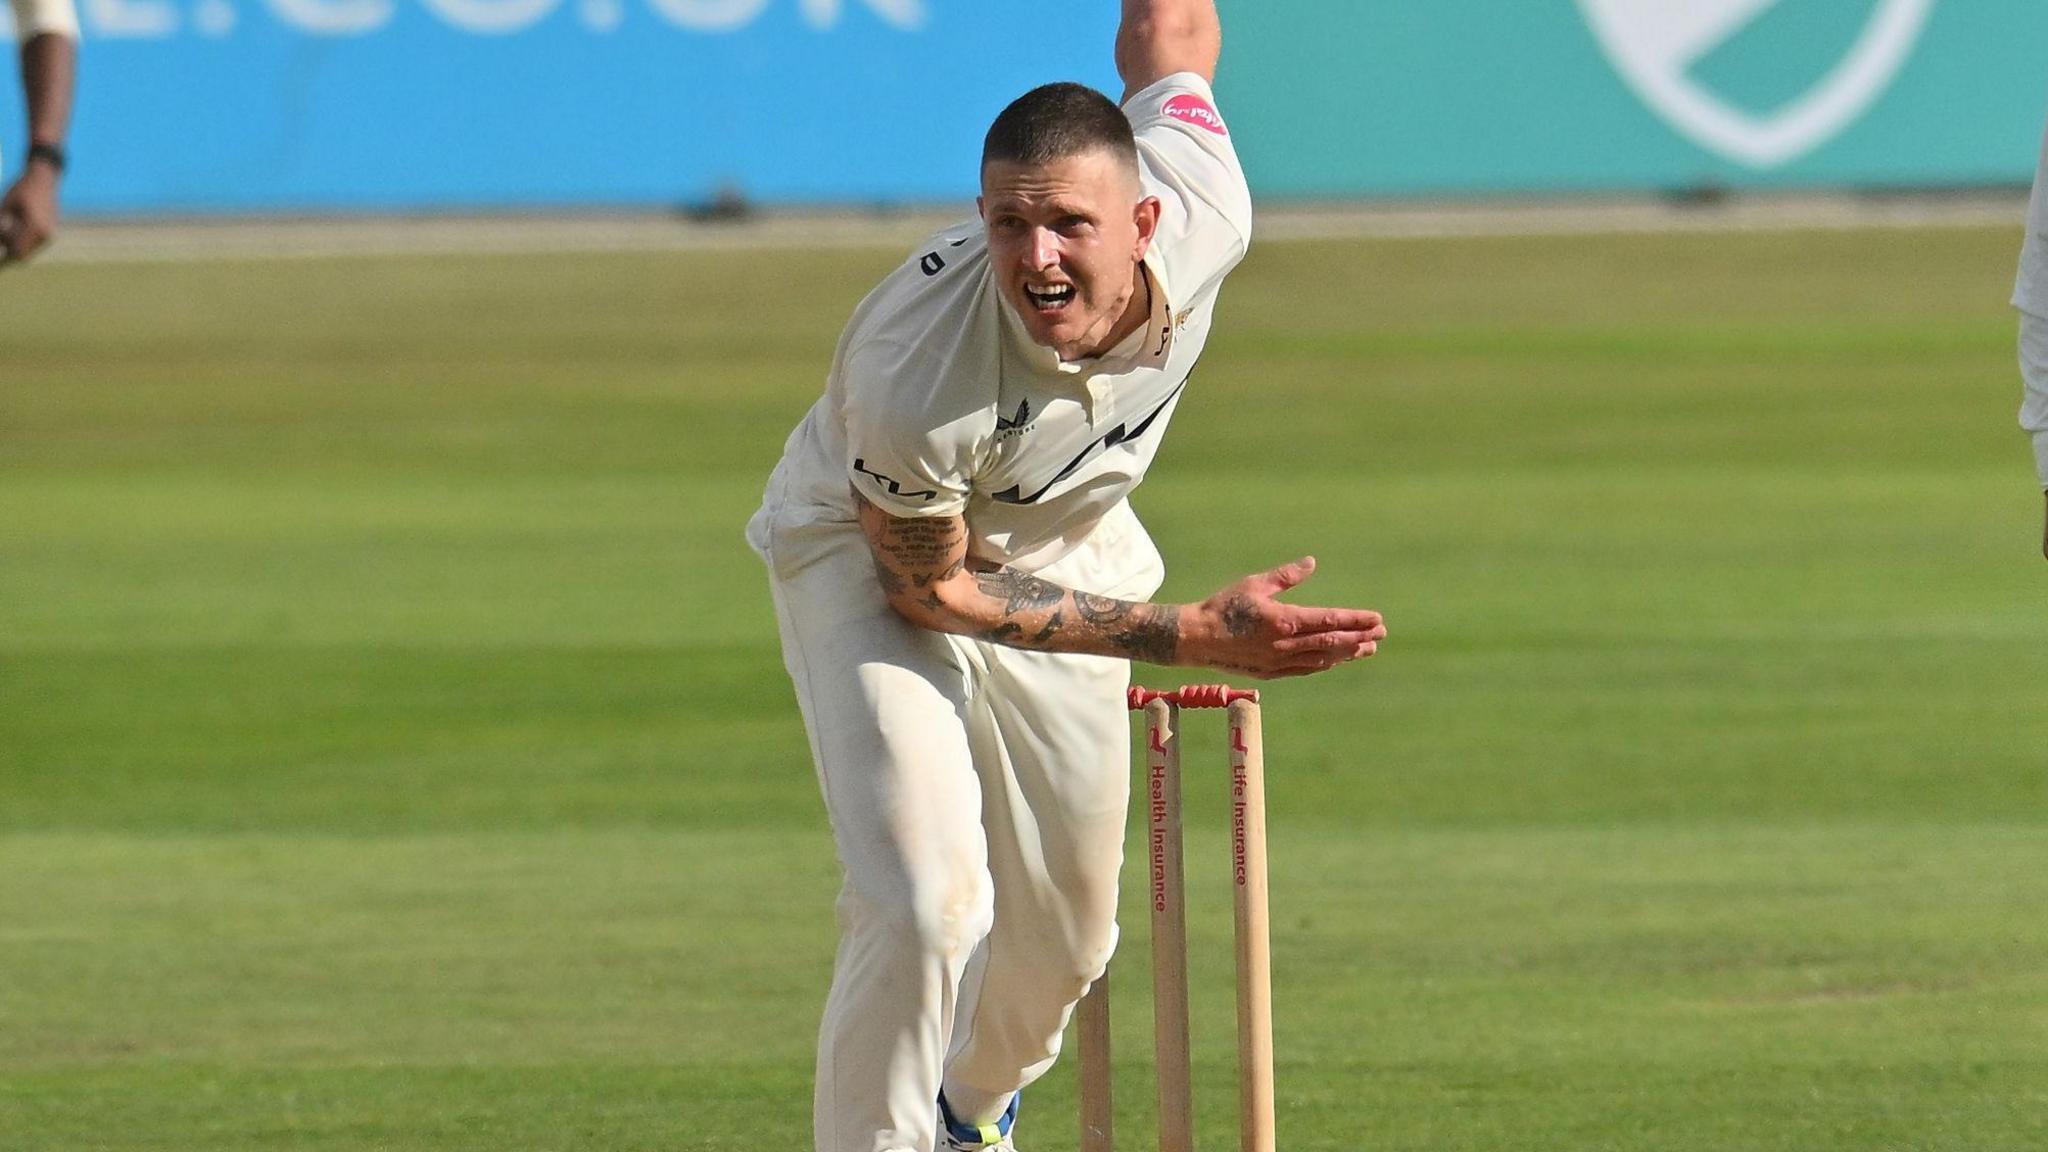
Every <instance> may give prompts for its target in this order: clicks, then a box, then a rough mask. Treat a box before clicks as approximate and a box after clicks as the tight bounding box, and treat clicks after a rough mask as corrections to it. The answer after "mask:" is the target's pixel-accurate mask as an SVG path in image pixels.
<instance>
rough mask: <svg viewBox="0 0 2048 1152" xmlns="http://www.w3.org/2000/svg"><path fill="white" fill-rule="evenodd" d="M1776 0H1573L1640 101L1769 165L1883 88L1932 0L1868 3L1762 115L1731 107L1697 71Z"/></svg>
mask: <svg viewBox="0 0 2048 1152" xmlns="http://www.w3.org/2000/svg"><path fill="white" fill-rule="evenodd" d="M1783 2H1784V0H1578V5H1579V10H1580V11H1581V12H1583V13H1584V14H1585V17H1586V22H1587V23H1588V24H1590V25H1592V28H1593V33H1594V36H1595V37H1596V38H1597V39H1598V40H1599V42H1600V49H1601V51H1602V52H1604V53H1606V55H1607V58H1608V60H1609V61H1611V62H1612V63H1613V65H1614V67H1615V70H1616V71H1618V72H1620V73H1621V76H1622V79H1623V80H1625V81H1627V83H1628V86H1629V87H1630V88H1631V89H1633V90H1634V91H1635V93H1636V95H1638V96H1640V97H1641V98H1642V100H1643V102H1644V103H1646V104H1648V105H1649V106H1650V107H1651V108H1652V109H1653V110H1655V111H1656V113H1657V114H1658V115H1659V116H1661V117H1663V118H1664V120H1665V121H1666V122H1667V123H1669V124H1670V125H1671V126H1672V127H1674V128H1676V129H1677V130H1678V131H1679V132H1681V133H1683V134H1684V135H1685V136H1686V137H1687V138H1688V139H1690V140H1692V141H1693V142H1694V143H1696V144H1699V145H1700V146H1701V147H1704V148H1707V149H1709V150H1711V151H1713V152H1716V153H1719V154H1720V155H1722V156H1725V157H1727V158H1728V159H1730V160H1734V161H1737V162H1738V163H1742V164H1747V165H1749V166H1751V167H1753V168H1771V167H1775V166H1777V165H1780V164H1783V163H1785V162H1787V161H1790V160H1795V159H1797V158H1799V157H1800V156H1803V155H1805V154H1806V153H1808V152H1810V151H1812V150H1813V149H1815V148H1817V147H1819V146H1820V145H1822V144H1824V143H1826V142H1827V141H1829V140H1831V139H1833V138H1834V137H1835V136H1836V135H1837V134H1838V133H1840V132H1841V131H1842V130H1843V129H1844V128H1847V127H1848V126H1849V125H1850V124H1852V123H1854V122H1855V120H1856V118H1857V117H1858V116H1861V115H1862V114H1863V112H1864V111H1865V110H1866V109H1868V108H1869V107H1870V104H1871V102H1872V101H1874V100H1876V99H1877V98H1878V96H1880V95H1882V94H1883V92H1884V90H1885V89H1886V88H1887V87H1888V86H1890V84H1891V82H1892V79H1893V78H1894V77H1895V76H1897V75H1898V71H1899V68H1900V66H1902V65H1903V64H1904V63H1905V62H1906V59H1907V57H1909V56H1911V55H1912V53H1913V48H1914V45H1915V44H1917V43H1918V42H1919V39H1920V33H1921V30H1922V29H1923V28H1924V27H1925V26H1926V23H1927V16H1928V13H1929V12H1931V11H1932V10H1933V8H1934V0H1871V9H1870V14H1869V16H1868V17H1867V18H1866V19H1865V21H1864V23H1863V26H1862V28H1861V29H1860V30H1859V31H1858V32H1857V33H1856V35H1855V39H1854V42H1853V43H1852V44H1851V45H1850V47H1849V49H1848V51H1847V53H1846V54H1844V55H1843V56H1842V58H1841V59H1840V60H1839V61H1837V62H1836V63H1835V64H1834V66H1833V67H1832V68H1829V69H1827V70H1826V72H1825V74H1824V75H1822V76H1821V78H1820V79H1819V80H1817V81H1815V82H1814V83H1813V84H1811V85H1810V86H1808V87H1807V88H1806V89H1805V90H1804V91H1802V92H1800V93H1799V94H1797V95H1796V96H1794V97H1792V98H1791V99H1789V100H1786V101H1784V102H1782V103H1780V104H1779V105H1778V106H1777V107H1776V108H1774V109H1772V110H1770V111H1769V112H1766V113H1762V114H1759V113H1756V112H1752V111H1747V110H1744V109H1742V108H1739V107H1736V106H1735V105H1734V104H1732V103H1730V102H1729V101H1728V100H1726V99H1723V98H1722V97H1720V96H1718V95H1716V94H1715V92H1714V91H1713V89H1712V88H1711V87H1709V86H1708V85H1707V84H1706V83H1704V82H1702V81H1701V79H1700V78H1699V75H1698V70H1699V68H1700V66H1701V64H1702V63H1703V62H1704V61H1705V60H1706V59H1707V58H1708V57H1709V56H1711V55H1712V54H1713V53H1714V52H1715V50H1716V49H1719V48H1722V47H1723V46H1724V45H1727V44H1728V43H1729V42H1730V41H1731V40H1734V39H1735V38H1736V37H1738V36H1740V35H1741V34H1743V33H1745V32H1749V31H1751V30H1752V26H1757V25H1759V24H1760V22H1762V21H1763V20H1764V19H1765V18H1766V17H1767V16H1769V15H1770V14H1771V10H1772V9H1775V8H1777V7H1778V6H1779V5H1780V4H1781V3H1783Z"/></svg>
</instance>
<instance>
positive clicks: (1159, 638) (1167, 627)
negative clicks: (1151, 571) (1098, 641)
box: [1109, 604, 1180, 664]
mask: <svg viewBox="0 0 2048 1152" xmlns="http://www.w3.org/2000/svg"><path fill="white" fill-rule="evenodd" d="M1130 609H1131V610H1130V612H1129V613H1128V614H1127V618H1128V623H1129V627H1126V628H1125V629H1123V630H1122V631H1120V632H1116V633H1113V634H1112V635H1111V636H1110V638H1109V639H1110V642H1111V643H1113V644H1115V645H1117V646H1118V647H1119V648H1121V649H1122V650H1123V651H1124V652H1125V654H1127V655H1129V656H1130V658H1131V659H1133V660H1144V661H1146V662H1148V663H1152V664H1171V663H1173V658H1174V656H1175V654H1176V653H1178V652H1179V651H1180V614H1179V613H1177V612H1175V611H1174V610H1173V607H1172V606H1171V605H1168V604H1132V605H1130Z"/></svg>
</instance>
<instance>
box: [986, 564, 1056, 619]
mask: <svg viewBox="0 0 2048 1152" xmlns="http://www.w3.org/2000/svg"><path fill="white" fill-rule="evenodd" d="M974 583H975V584H976V585H977V586H978V587H980V589H981V590H982V591H983V592H986V593H987V594H989V595H990V596H993V597H995V598H996V599H998V600H1001V601H1002V602H1003V615H1005V616H1015V615H1016V614H1017V613H1019V612H1030V611H1033V610H1035V609H1040V608H1051V607H1052V606H1054V605H1055V604H1058V603H1060V602H1061V601H1062V600H1065V599H1066V598H1067V590H1066V589H1064V588H1061V587H1060V586H1059V585H1057V584H1053V583H1051V582H1050V581H1046V580H1040V579H1039V578H1038V577H1036V576H1033V575H1031V574H1030V573H1028V572H1019V571H1017V570H1016V569H1014V568H998V569H996V570H995V571H993V572H977V573H975V574H974Z"/></svg>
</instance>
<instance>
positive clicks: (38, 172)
mask: <svg viewBox="0 0 2048 1152" xmlns="http://www.w3.org/2000/svg"><path fill="white" fill-rule="evenodd" d="M56 231H57V174H56V173H55V172H53V171H51V170H50V167H49V166H48V165H46V164H30V165H29V166H28V167H27V168H26V169H24V170H23V171H22V174H21V178H20V179H19V180H16V181H15V182H14V187H12V188H9V189H8V190H7V195H6V196H4V197H0V264H5V263H8V262H11V261H15V260H26V259H28V258H29V257H31V256H33V255H35V254H36V253H37V252H38V251H40V250H41V249H42V247H43V245H45V244H47V243H49V242H50V237H51V236H52V235H54V234H55V233H56Z"/></svg>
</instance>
